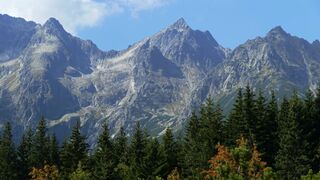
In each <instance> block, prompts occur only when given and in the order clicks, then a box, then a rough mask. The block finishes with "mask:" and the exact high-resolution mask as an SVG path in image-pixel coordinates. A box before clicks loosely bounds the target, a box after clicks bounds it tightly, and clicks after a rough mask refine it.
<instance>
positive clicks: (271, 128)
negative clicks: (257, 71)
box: [258, 91, 279, 167]
mask: <svg viewBox="0 0 320 180" xmlns="http://www.w3.org/2000/svg"><path fill="white" fill-rule="evenodd" d="M264 125H265V128H264V131H263V132H261V133H260V134H259V135H258V136H259V137H261V136H262V137H264V138H263V141H262V142H261V144H260V145H258V148H260V149H261V150H260V151H261V152H262V159H263V160H264V161H266V162H267V163H268V166H270V167H274V160H275V155H276V153H277V151H278V141H279V140H278V134H277V129H278V103H277V99H276V96H275V94H274V91H272V92H271V99H270V100H269V102H268V104H267V107H266V118H265V122H264ZM259 146H260V147H259Z"/></svg>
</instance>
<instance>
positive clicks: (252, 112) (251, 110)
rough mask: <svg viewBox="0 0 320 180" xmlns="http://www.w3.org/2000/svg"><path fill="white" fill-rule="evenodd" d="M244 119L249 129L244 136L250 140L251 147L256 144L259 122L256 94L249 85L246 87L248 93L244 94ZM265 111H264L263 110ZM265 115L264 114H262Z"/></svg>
mask: <svg viewBox="0 0 320 180" xmlns="http://www.w3.org/2000/svg"><path fill="white" fill-rule="evenodd" d="M243 102H244V109H243V110H244V117H245V124H246V126H247V129H246V130H245V131H244V134H243V136H244V137H245V138H247V139H248V141H249V145H251V146H252V145H253V144H254V143H255V138H256V137H255V133H256V132H257V130H256V122H257V114H256V102H255V94H254V92H253V91H252V89H251V88H250V86H249V85H247V87H246V91H245V93H244V98H243ZM261 111H263V109H261ZM261 114H263V113H261Z"/></svg>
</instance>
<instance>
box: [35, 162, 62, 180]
mask: <svg viewBox="0 0 320 180" xmlns="http://www.w3.org/2000/svg"><path fill="white" fill-rule="evenodd" d="M29 175H30V176H31V179H32V180H57V179H58V177H59V171H58V168H57V167H56V166H55V165H52V166H51V165H47V164H45V165H44V167H43V168H39V169H38V168H35V167H33V168H32V170H31V172H30V173H29Z"/></svg>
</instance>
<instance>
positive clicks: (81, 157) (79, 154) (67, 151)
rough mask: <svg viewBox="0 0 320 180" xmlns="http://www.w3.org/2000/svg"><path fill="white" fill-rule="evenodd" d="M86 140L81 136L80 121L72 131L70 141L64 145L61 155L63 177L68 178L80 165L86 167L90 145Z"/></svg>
mask: <svg viewBox="0 0 320 180" xmlns="http://www.w3.org/2000/svg"><path fill="white" fill-rule="evenodd" d="M85 140H86V138H85V137H84V136H83V135H81V132H80V123H79V121H78V122H77V123H76V125H75V126H74V127H73V129H72V134H71V136H70V138H69V140H68V141H65V142H64V143H63V147H62V150H61V154H60V155H61V157H60V159H61V170H62V177H68V175H69V174H70V173H71V172H73V171H75V170H76V169H77V167H78V164H79V163H81V164H82V165H83V166H84V167H85V166H86V161H87V155H88V144H87V143H86V141H85Z"/></svg>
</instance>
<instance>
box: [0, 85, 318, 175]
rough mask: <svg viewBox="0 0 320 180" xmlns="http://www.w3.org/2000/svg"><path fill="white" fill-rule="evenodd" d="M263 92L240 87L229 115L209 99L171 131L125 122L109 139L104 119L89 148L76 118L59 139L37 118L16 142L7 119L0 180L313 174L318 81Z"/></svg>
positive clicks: (1, 142)
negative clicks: (127, 126)
mask: <svg viewBox="0 0 320 180" xmlns="http://www.w3.org/2000/svg"><path fill="white" fill-rule="evenodd" d="M270 94H271V95H270V97H269V98H267V96H265V95H264V93H263V92H262V91H259V92H254V91H253V89H252V88H251V87H250V86H247V87H246V88H244V89H239V90H238V92H237V96H236V97H235V99H236V100H235V103H234V105H233V109H232V110H231V112H230V113H229V114H228V116H224V115H223V114H224V113H223V110H222V108H221V107H220V106H219V104H217V103H214V101H213V99H212V98H211V97H209V98H208V99H207V100H206V102H205V103H204V104H203V105H202V106H201V107H200V108H199V110H197V111H193V112H192V114H191V115H190V117H189V119H188V122H187V124H186V126H185V129H184V131H183V134H182V135H178V136H174V134H173V132H172V130H171V129H170V128H167V129H166V131H165V134H164V135H163V136H162V137H161V138H154V137H151V136H150V135H149V134H148V131H147V130H146V129H143V128H142V127H141V126H140V124H139V123H137V124H136V127H135V129H134V132H133V134H132V136H131V137H130V138H129V137H128V136H127V134H126V132H125V130H124V128H121V129H120V131H119V132H118V134H116V135H115V137H114V138H111V136H110V133H109V127H108V124H107V123H105V124H104V125H103V127H102V129H103V130H102V133H101V134H100V135H99V137H98V139H97V145H96V147H95V149H94V150H92V151H89V145H88V144H87V142H86V138H85V135H83V134H81V132H80V123H79V122H77V123H76V125H75V126H74V127H73V128H72V132H71V135H70V137H68V138H66V139H65V140H64V142H62V143H59V142H58V141H57V139H56V137H55V135H54V134H50V133H49V132H48V129H47V125H46V120H45V119H44V118H41V119H40V120H39V122H38V125H37V127H36V128H35V130H32V129H28V130H27V131H26V132H25V133H24V135H23V136H22V139H21V141H20V143H19V144H17V145H16V144H14V142H13V140H12V129H11V125H10V123H6V124H5V125H4V127H3V130H2V134H1V137H0V179H9V180H10V179H98V180H100V179H102V180H105V179H128V180H129V179H130V180H131V179H172V180H173V179H268V180H269V179H290V180H291V179H319V178H320V173H317V172H319V170H320V87H319V88H318V89H317V92H316V95H313V93H312V92H311V91H308V92H307V93H306V94H305V95H304V96H303V97H300V96H299V95H298V93H297V92H294V93H293V95H291V96H290V97H284V98H283V99H281V100H277V99H276V95H275V93H274V92H271V93H270ZM60 144H61V145H60Z"/></svg>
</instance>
